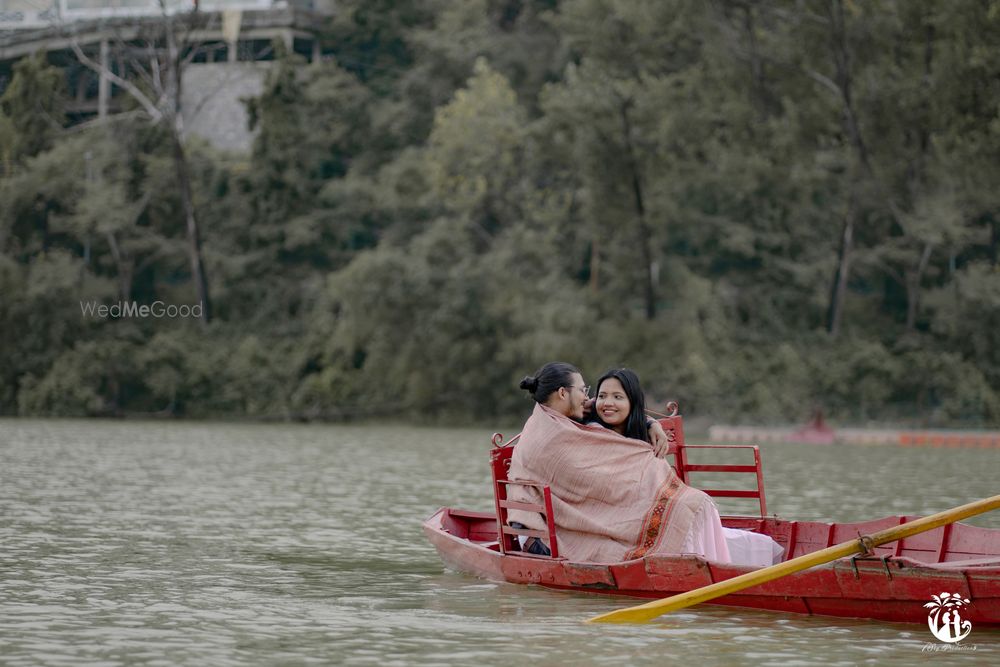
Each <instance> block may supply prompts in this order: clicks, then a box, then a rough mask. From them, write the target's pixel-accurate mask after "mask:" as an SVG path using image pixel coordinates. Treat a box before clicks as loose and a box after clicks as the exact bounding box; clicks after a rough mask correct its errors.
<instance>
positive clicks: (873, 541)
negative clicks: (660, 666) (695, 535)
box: [587, 496, 1000, 623]
mask: <svg viewBox="0 0 1000 667" xmlns="http://www.w3.org/2000/svg"><path fill="white" fill-rule="evenodd" d="M997 508H1000V496H993V497H992V498H984V499H982V500H977V501H976V502H974V503H969V504H968V505H962V506H960V507H955V508H953V509H950V510H945V511H944V512H938V513H937V514H932V515H930V516H926V517H924V518H922V519H917V520H916V521H912V522H910V523H904V524H902V525H899V526H895V527H893V528H888V529H886V530H880V531H879V532H877V533H873V534H872V535H864V536H861V537H859V538H858V539H855V540H850V541H849V542H843V543H842V544H838V545H836V546H832V547H827V548H826V549H821V550H820V551H814V552H813V553H808V554H806V555H804V556H799V557H798V558H793V559H792V560H789V561H785V562H784V563H779V564H778V565H772V566H771V567H765V568H764V569H762V570H755V571H754V572H748V573H746V574H741V575H740V576H738V577H733V578H732V579H726V580H725V581H719V582H717V583H714V584H710V585H708V586H704V587H702V588H698V589H696V590H693V591H688V592H687V593H680V594H678V595H674V596H673V597H669V598H664V599H662V600H654V601H652V602H647V603H646V604H642V605H638V606H636V607H628V608H626V609H619V610H618V611H612V612H609V613H607V614H601V615H600V616H595V617H593V618H591V619H589V620H588V621H587V622H588V623H643V622H645V621H648V620H651V619H654V618H656V617H657V616H660V615H662V614H666V613H669V612H671V611H676V610H678V609H684V608H685V607H690V606H691V605H695V604H698V603H699V602H706V601H707V600H714V599H715V598H717V597H720V596H723V595H728V594H730V593H735V592H737V591H742V590H743V589H744V588H750V587H751V586H756V585H758V584H763V583H766V582H768V581H774V580H775V579H780V578H781V577H784V576H786V575H789V574H794V573H795V572H801V571H802V570H808V569H809V568H811V567H815V566H816V565H822V564H824V563H829V562H830V561H834V560H837V559H838V558H844V557H846V556H851V555H854V554H858V553H868V552H870V551H871V550H872V549H874V548H875V547H877V546H879V545H881V544H885V543H887V542H895V541H896V540H901V539H903V538H904V537H910V536H911V535H916V534H918V533H922V532H924V531H928V530H933V529H934V528H938V527H940V526H944V525H946V524H949V523H954V522H956V521H961V520H962V519H967V518H969V517H970V516H976V515H977V514H982V513H984V512H989V511H990V510H995V509H997Z"/></svg>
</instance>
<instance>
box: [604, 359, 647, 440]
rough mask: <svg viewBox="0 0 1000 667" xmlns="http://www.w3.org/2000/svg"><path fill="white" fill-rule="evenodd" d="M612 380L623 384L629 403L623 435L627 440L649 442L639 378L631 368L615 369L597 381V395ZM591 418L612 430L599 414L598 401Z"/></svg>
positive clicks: (644, 400)
mask: <svg viewBox="0 0 1000 667" xmlns="http://www.w3.org/2000/svg"><path fill="white" fill-rule="evenodd" d="M610 378H614V379H616V380H618V381H619V382H621V383H622V389H624V390H625V396H626V397H627V398H628V402H629V411H628V418H626V419H625V432H624V433H623V435H624V436H625V437H626V438H635V439H636V440H644V441H645V442H649V429H648V428H646V399H645V398H644V397H643V395H642V386H641V385H640V384H639V376H638V375H636V374H635V371H633V370H631V369H629V368H614V369H612V370H610V371H608V372H606V373H605V374H604V375H602V376H601V379H600V380H598V381H597V394H595V395H600V393H601V385H602V384H604V381H605V380H608V379H610ZM591 417H592V418H593V419H594V421H596V422H597V423H598V424H600V425H601V426H604V427H607V428H611V426H609V425H608V424H605V423H604V420H603V419H601V415H600V414H599V413H598V412H597V402H596V401H595V402H594V408H593V411H592V412H591Z"/></svg>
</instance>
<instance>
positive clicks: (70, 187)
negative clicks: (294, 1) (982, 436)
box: [0, 0, 1000, 427]
mask: <svg viewBox="0 0 1000 667" xmlns="http://www.w3.org/2000/svg"><path fill="white" fill-rule="evenodd" d="M338 7H339V13H338V15H337V16H336V17H335V18H334V19H332V20H331V22H330V24H329V25H328V26H327V27H326V28H325V34H324V45H325V49H326V51H327V52H329V53H332V54H333V55H332V57H330V58H327V59H325V60H324V61H323V62H322V63H319V64H314V65H309V64H306V63H304V62H299V61H298V60H297V57H296V56H283V57H282V58H281V59H279V60H278V61H276V62H275V63H274V65H273V67H272V68H271V70H270V72H269V75H268V79H267V83H266V86H265V90H264V92H263V94H262V95H261V96H260V97H259V98H256V99H252V100H248V101H247V105H248V110H249V116H250V118H251V123H252V125H253V127H254V128H255V129H256V132H257V134H256V138H255V141H254V145H253V149H252V152H251V153H250V154H249V155H247V156H233V155H223V154H219V153H217V152H214V151H213V150H212V149H211V148H210V147H209V146H207V145H205V144H203V143H199V142H196V141H189V142H187V144H186V145H185V146H184V149H185V151H186V160H187V164H188V165H189V167H190V171H191V174H190V182H191V188H192V192H191V200H192V202H193V207H194V210H195V211H196V212H197V219H198V222H199V226H200V230H199V231H200V252H201V259H202V260H203V266H204V274H205V275H204V278H205V283H206V284H207V293H208V295H209V300H210V304H207V305H209V306H210V308H208V309H207V310H208V313H209V314H210V317H208V316H206V317H203V318H201V319H198V318H173V319H169V318H131V317H123V318H114V317H94V316H84V315H83V314H82V312H81V307H80V303H81V301H84V302H94V301H96V302H99V303H103V304H113V303H117V302H119V301H129V300H134V301H136V302H138V303H142V304H150V303H153V302H154V301H157V300H159V301H162V302H164V303H167V304H192V303H196V302H197V301H198V296H197V295H198V293H199V288H198V285H197V284H196V283H197V280H195V279H193V278H192V275H193V269H192V266H193V265H192V261H191V259H190V239H189V236H188V234H189V229H188V226H187V222H186V218H185V204H184V192H183V188H182V187H181V184H180V182H179V179H178V174H177V170H176V169H175V168H174V161H173V157H174V151H175V150H177V146H174V145H173V142H172V135H171V132H170V129H169V128H167V127H165V126H164V125H163V124H152V123H150V122H149V120H148V119H147V118H143V117H142V116H141V114H139V115H137V114H134V113H130V114H123V115H122V116H120V117H111V118H109V119H108V120H107V121H106V122H105V123H88V124H87V125H85V126H70V124H69V123H68V121H67V119H66V116H65V114H63V111H62V108H63V104H64V98H65V95H66V90H65V88H66V85H65V78H64V75H63V73H62V72H61V71H60V70H58V69H55V68H54V67H52V66H50V65H48V64H46V62H45V60H44V58H42V57H33V58H25V59H23V60H21V61H20V62H18V63H17V64H16V66H15V70H14V76H13V78H12V79H11V81H10V83H9V85H8V86H7V87H6V89H5V90H4V91H3V92H2V96H0V414H7V415H55V416H61V415H150V414H156V415H171V416H185V417H209V416H216V417H217V416H226V417H244V416H245V417H253V418H267V419H356V418H373V417H385V416H398V417H400V418H404V419H410V420H412V419H427V420H451V421H452V422H453V423H455V422H458V423H470V422H488V421H491V420H496V419H498V418H507V417H511V416H516V415H524V414H525V413H526V411H527V404H526V400H527V399H526V396H525V395H524V392H521V391H519V390H518V389H517V381H518V380H519V379H520V378H521V377H522V376H523V375H525V374H527V373H530V372H532V371H533V370H535V369H536V368H537V367H538V365H540V364H541V363H543V362H545V361H549V360H554V359H559V360H565V361H570V362H573V363H576V364H578V365H579V366H581V368H582V369H583V370H584V372H585V376H586V378H587V379H588V380H593V379H594V378H596V374H598V373H600V372H601V371H603V370H604V369H605V368H606V367H609V366H613V365H626V366H631V367H633V368H635V369H636V370H637V371H638V372H639V374H640V376H641V377H642V378H643V381H644V385H645V388H646V390H647V394H648V395H649V396H650V398H651V399H653V400H655V401H660V400H663V399H666V398H674V399H677V400H679V401H680V403H681V406H682V410H683V412H684V413H685V414H688V415H692V414H695V415H704V416H712V417H715V418H717V419H721V420H725V421H727V422H737V421H741V422H758V423H768V422H771V423H774V422H798V421H803V420H805V419H806V418H807V417H808V416H809V415H810V414H811V413H812V411H813V410H814V409H815V408H816V407H822V408H823V410H824V411H825V412H826V414H827V416H828V417H830V418H832V419H833V420H834V421H835V422H838V423H841V424H847V423H857V424H860V423H879V422H881V423H889V422H900V423H912V424H926V425H935V426H968V427H990V426H994V427H995V426H997V425H998V424H1000V334H998V332H1000V267H998V259H1000V258H998V252H1000V48H998V45H1000V2H998V1H997V0H955V1H954V2H947V3H942V2H936V1H933V0H894V1H892V0H871V1H866V2H859V1H851V0H782V1H776V2H762V1H758V0H711V1H708V2H696V1H692V0H462V1H461V2H454V1H453V0H398V1H389V0H343V1H342V2H339V3H338ZM139 83H140V84H141V82H139ZM137 85H139V84H137Z"/></svg>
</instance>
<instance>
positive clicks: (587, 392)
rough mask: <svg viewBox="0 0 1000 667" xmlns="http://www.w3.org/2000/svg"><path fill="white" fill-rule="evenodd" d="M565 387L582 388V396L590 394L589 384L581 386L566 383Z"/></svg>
mask: <svg viewBox="0 0 1000 667" xmlns="http://www.w3.org/2000/svg"><path fill="white" fill-rule="evenodd" d="M565 387H566V388H567V389H581V390H583V395H584V396H590V385H589V384H585V385H583V386H582V387H577V386H575V385H572V384H568V385H565Z"/></svg>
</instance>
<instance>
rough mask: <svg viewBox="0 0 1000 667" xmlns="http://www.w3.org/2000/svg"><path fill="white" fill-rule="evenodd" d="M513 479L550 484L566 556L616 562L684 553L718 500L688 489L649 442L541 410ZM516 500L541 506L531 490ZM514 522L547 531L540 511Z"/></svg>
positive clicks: (529, 426) (526, 433) (514, 464)
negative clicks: (697, 524) (693, 531)
mask: <svg viewBox="0 0 1000 667" xmlns="http://www.w3.org/2000/svg"><path fill="white" fill-rule="evenodd" d="M509 479H512V480H518V479H519V480H526V481H534V482H541V483H543V484H548V485H549V487H550V488H551V490H552V509H553V514H554V515H555V522H556V539H557V540H558V541H559V555H560V556H565V557H566V558H568V559H570V560H574V561H589V562H599V563H615V562H620V561H623V560H630V559H633V558H641V557H642V556H644V555H647V554H651V553H680V551H681V548H682V546H683V544H684V539H685V537H687V535H688V531H689V530H691V527H692V525H693V524H694V523H695V522H698V521H703V520H704V519H705V517H704V514H705V511H704V510H705V507H706V505H711V504H712V500H711V499H710V498H709V497H708V496H707V495H705V494H704V493H703V492H701V491H699V490H697V489H692V488H691V487H689V486H687V485H686V484H684V483H683V482H682V481H681V480H680V478H679V477H678V476H677V473H676V472H674V469H673V468H672V467H671V466H670V464H668V463H667V462H666V461H664V460H662V459H658V458H656V456H655V455H654V454H653V450H652V448H651V447H650V445H649V443H646V442H642V441H641V440H632V439H631V438H626V437H624V436H622V435H619V434H618V433H616V432H614V431H611V430H609V429H606V428H604V427H603V426H600V425H598V424H586V425H584V424H579V423H577V422H575V421H573V420H572V419H570V418H568V417H566V416H564V415H562V414H561V413H559V412H556V411H555V410H552V409H550V408H547V407H545V406H543V405H536V406H535V410H534V412H533V413H532V414H531V417H529V418H528V421H527V422H526V423H525V425H524V430H523V431H522V432H521V439H520V440H519V441H518V442H517V444H516V445H515V447H514V454H513V457H512V458H511V465H510V474H509ZM509 489H510V491H509V497H510V499H512V500H522V501H526V502H534V503H541V502H542V501H541V494H540V492H539V491H537V490H536V489H533V488H531V487H520V486H511V487H509ZM508 521H519V522H521V523H523V524H524V525H526V526H528V527H529V528H536V529H541V530H544V529H545V520H544V518H543V517H542V516H541V515H540V514H538V513H535V512H524V511H519V510H512V511H511V512H510V514H509V517H508Z"/></svg>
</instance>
